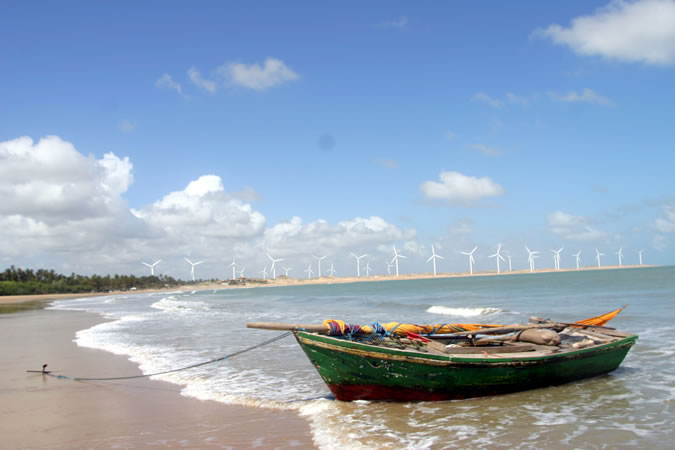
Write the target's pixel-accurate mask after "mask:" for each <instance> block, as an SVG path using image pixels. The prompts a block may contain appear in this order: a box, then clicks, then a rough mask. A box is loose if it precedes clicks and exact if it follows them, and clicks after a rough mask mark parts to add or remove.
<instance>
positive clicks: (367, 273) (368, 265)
mask: <svg viewBox="0 0 675 450" xmlns="http://www.w3.org/2000/svg"><path fill="white" fill-rule="evenodd" d="M365 269H366V276H367V277H369V276H370V271H371V270H373V269H371V268H370V261H368V262H366V267H365Z"/></svg>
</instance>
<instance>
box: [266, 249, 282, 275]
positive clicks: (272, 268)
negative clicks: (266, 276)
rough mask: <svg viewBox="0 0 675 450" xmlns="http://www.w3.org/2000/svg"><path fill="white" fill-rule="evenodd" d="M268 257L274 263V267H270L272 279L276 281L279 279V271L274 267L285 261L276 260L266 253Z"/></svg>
mask: <svg viewBox="0 0 675 450" xmlns="http://www.w3.org/2000/svg"><path fill="white" fill-rule="evenodd" d="M265 254H266V255H267V257H268V258H269V259H270V261H272V267H270V271H271V272H272V278H274V279H276V278H277V270H276V269H275V268H274V265H275V264H276V263H278V262H281V261H283V259H274V258H272V257H271V256H270V254H269V253H265Z"/></svg>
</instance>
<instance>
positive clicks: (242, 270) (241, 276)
mask: <svg viewBox="0 0 675 450" xmlns="http://www.w3.org/2000/svg"><path fill="white" fill-rule="evenodd" d="M244 270H246V267H242V268H241V270H240V271H239V278H244Z"/></svg>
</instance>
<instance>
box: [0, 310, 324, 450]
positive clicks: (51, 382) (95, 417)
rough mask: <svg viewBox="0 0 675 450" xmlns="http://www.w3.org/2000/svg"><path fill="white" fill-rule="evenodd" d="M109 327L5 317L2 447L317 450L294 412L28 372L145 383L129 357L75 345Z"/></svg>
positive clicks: (31, 314)
mask: <svg viewBox="0 0 675 450" xmlns="http://www.w3.org/2000/svg"><path fill="white" fill-rule="evenodd" d="M101 321H102V319H100V318H99V317H97V316H94V315H91V314H87V313H83V312H74V311H55V310H34V311H28V312H21V313H16V314H5V315H0V446H1V447H2V448H111V447H118V448H119V447H121V448H149V447H161V448H165V447H188V448H205V447H227V446H231V447H234V448H253V447H261V448H271V447H281V448H289V447H303V448H308V447H312V446H313V443H312V438H311V434H310V430H309V425H308V423H307V422H306V421H305V420H303V419H301V418H300V417H298V416H297V415H296V414H295V413H294V412H290V411H279V410H272V409H261V408H247V407H243V406H232V405H225V404H221V403H218V402H215V401H201V400H196V399H192V398H188V397H183V396H181V395H180V393H179V391H180V387H179V386H176V385H173V384H169V383H165V382H161V381H153V380H148V379H145V378H141V379H136V380H127V381H108V382H78V381H71V380H64V379H56V378H53V377H49V376H44V375H42V374H30V373H26V370H27V369H36V370H40V369H41V367H42V364H43V363H49V366H48V369H53V370H59V369H60V370H62V372H61V373H63V374H66V375H71V376H79V377H87V376H90V377H96V376H101V375H104V376H117V375H123V376H126V375H136V374H139V375H140V371H139V370H138V368H137V366H136V365H135V364H133V363H131V362H129V361H128V360H127V359H126V358H125V357H122V356H116V355H112V354H110V353H107V352H104V351H102V350H94V349H87V348H80V347H78V346H77V345H76V344H75V343H74V342H73V339H74V337H75V332H76V331H77V330H82V329H86V328H89V327H91V326H93V325H95V324H97V323H100V322H101Z"/></svg>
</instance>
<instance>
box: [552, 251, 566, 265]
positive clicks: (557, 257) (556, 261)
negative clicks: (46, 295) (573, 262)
mask: <svg viewBox="0 0 675 450" xmlns="http://www.w3.org/2000/svg"><path fill="white" fill-rule="evenodd" d="M563 248H565V247H560V248H559V249H558V250H551V251H552V252H553V253H554V256H553V264H554V265H555V270H560V252H562V251H563Z"/></svg>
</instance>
